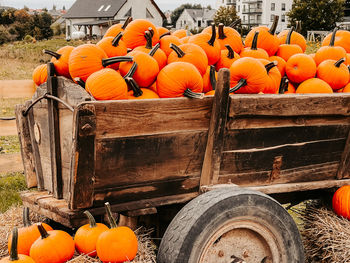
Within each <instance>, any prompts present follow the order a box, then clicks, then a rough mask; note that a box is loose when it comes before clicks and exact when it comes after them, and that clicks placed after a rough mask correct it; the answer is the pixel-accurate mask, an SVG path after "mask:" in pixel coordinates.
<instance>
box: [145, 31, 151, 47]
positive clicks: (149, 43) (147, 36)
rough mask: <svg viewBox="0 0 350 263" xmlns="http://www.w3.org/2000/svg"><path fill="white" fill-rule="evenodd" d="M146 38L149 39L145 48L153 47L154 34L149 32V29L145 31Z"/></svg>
mask: <svg viewBox="0 0 350 263" xmlns="http://www.w3.org/2000/svg"><path fill="white" fill-rule="evenodd" d="M145 38H146V40H147V43H146V46H145V48H147V49H152V47H153V46H152V36H151V32H149V31H148V30H147V31H145Z"/></svg>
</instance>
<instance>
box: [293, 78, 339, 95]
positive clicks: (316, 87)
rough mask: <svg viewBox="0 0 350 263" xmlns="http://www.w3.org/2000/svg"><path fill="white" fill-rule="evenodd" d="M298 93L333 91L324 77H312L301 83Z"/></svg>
mask: <svg viewBox="0 0 350 263" xmlns="http://www.w3.org/2000/svg"><path fill="white" fill-rule="evenodd" d="M296 93H304V94H305V93H333V90H332V88H331V86H329V85H328V83H327V82H325V81H323V80H322V79H318V78H312V79H308V80H305V81H304V82H303V83H301V84H300V85H299V87H298V88H297V91H296Z"/></svg>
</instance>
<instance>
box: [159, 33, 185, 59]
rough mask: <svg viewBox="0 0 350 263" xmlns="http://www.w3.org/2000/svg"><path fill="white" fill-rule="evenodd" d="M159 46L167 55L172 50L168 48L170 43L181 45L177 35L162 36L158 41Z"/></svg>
mask: <svg viewBox="0 0 350 263" xmlns="http://www.w3.org/2000/svg"><path fill="white" fill-rule="evenodd" d="M159 44H160V48H161V49H162V50H163V51H164V53H165V54H166V55H167V57H168V56H169V55H170V53H171V52H173V50H172V49H171V48H170V45H171V44H174V45H176V46H180V45H181V41H180V39H179V38H178V37H177V36H173V35H170V36H164V37H162V38H161V39H160V41H159Z"/></svg>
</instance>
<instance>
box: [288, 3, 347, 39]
mask: <svg viewBox="0 0 350 263" xmlns="http://www.w3.org/2000/svg"><path fill="white" fill-rule="evenodd" d="M344 4H345V0H332V1H329V0H294V2H293V6H292V9H291V10H290V11H289V12H288V13H287V15H288V17H289V26H292V25H293V26H295V24H296V21H302V31H301V32H302V34H303V35H306V33H307V31H308V30H324V31H330V30H333V28H334V27H335V26H336V22H341V21H342V20H343V17H344Z"/></svg>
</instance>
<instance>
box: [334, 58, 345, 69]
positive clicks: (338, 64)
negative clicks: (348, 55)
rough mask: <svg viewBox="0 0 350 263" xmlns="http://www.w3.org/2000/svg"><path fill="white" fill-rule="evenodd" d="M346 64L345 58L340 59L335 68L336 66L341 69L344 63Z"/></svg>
mask: <svg viewBox="0 0 350 263" xmlns="http://www.w3.org/2000/svg"><path fill="white" fill-rule="evenodd" d="M344 62H345V58H341V59H339V60H338V61H337V62H335V63H334V66H336V67H337V68H339V67H340V65H341V64H342V63H344Z"/></svg>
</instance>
